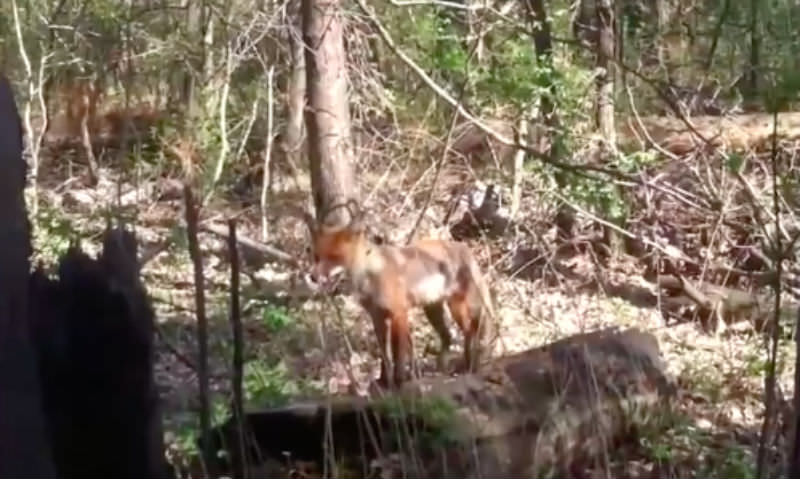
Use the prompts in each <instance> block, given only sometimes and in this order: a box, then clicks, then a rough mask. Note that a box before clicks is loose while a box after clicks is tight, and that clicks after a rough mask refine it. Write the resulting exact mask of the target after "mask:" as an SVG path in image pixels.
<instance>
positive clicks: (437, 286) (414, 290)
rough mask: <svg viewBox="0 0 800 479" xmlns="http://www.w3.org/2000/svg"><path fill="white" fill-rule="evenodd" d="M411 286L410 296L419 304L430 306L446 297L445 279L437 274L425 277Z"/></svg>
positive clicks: (442, 275)
mask: <svg viewBox="0 0 800 479" xmlns="http://www.w3.org/2000/svg"><path fill="white" fill-rule="evenodd" d="M410 286H411V295H412V296H413V297H414V299H415V300H416V302H418V303H420V304H431V303H436V302H439V301H441V300H442V298H444V297H445V296H447V293H448V291H447V277H445V275H444V274H441V273H437V274H431V275H427V276H425V277H424V278H423V279H421V280H419V281H417V282H416V283H414V284H412V285H410Z"/></svg>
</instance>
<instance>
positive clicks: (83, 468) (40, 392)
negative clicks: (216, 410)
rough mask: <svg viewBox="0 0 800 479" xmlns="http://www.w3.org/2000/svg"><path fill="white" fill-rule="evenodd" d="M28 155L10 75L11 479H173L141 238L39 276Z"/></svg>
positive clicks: (3, 423) (3, 256) (1, 429)
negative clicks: (27, 191) (29, 208)
mask: <svg viewBox="0 0 800 479" xmlns="http://www.w3.org/2000/svg"><path fill="white" fill-rule="evenodd" d="M22 151H23V147H22V127H21V124H20V119H19V114H18V112H17V108H16V105H15V103H14V98H13V95H12V92H11V88H10V85H9V83H8V80H7V79H6V78H5V77H4V76H2V75H0V168H2V174H0V477H9V478H15V479H16V478H25V477H37V478H39V477H60V478H71V477H75V478H78V477H80V478H84V477H132V478H162V477H168V469H167V468H166V467H165V461H164V448H163V435H162V431H161V418H160V417H159V412H158V395H157V392H156V389H155V384H154V381H153V351H152V349H153V311H152V308H151V307H150V303H149V301H148V298H147V295H146V292H145V289H144V287H143V286H142V284H141V282H140V280H139V271H138V264H137V260H136V241H135V237H134V236H133V235H132V234H130V233H128V232H126V231H124V230H120V229H116V230H110V231H107V232H106V234H105V237H104V244H103V254H102V256H101V257H100V258H99V259H97V260H92V259H90V258H89V257H88V256H86V255H85V254H83V253H82V252H81V251H80V250H79V249H77V248H73V249H72V250H70V251H69V253H68V254H67V255H66V256H65V257H64V258H63V259H62V260H61V263H60V267H59V272H58V273H59V274H58V276H59V278H58V280H51V279H48V278H47V277H46V276H45V275H44V274H43V273H42V272H41V271H36V272H34V273H33V274H30V260H29V258H30V254H31V243H30V225H29V224H28V219H27V215H26V211H25V200H24V196H23V189H24V186H25V162H24V161H23V158H22Z"/></svg>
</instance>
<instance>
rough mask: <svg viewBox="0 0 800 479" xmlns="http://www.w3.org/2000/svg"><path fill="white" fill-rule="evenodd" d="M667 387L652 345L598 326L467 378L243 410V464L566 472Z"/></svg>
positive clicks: (635, 333)
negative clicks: (371, 394) (266, 461)
mask: <svg viewBox="0 0 800 479" xmlns="http://www.w3.org/2000/svg"><path fill="white" fill-rule="evenodd" d="M673 390H674V387H673V386H672V382H671V381H670V380H669V378H668V377H667V375H666V374H665V372H664V368H663V364H662V361H661V357H660V351H659V347H658V343H657V341H656V339H655V337H653V336H652V335H650V334H649V333H644V332H641V331H639V330H636V329H629V330H625V331H618V330H601V331H596V332H591V333H586V334H582V335H577V336H572V337H568V338H565V339H562V340H560V341H557V342H554V343H551V344H549V345H546V346H543V347H540V348H535V349H532V350H529V351H526V352H523V353H519V354H515V355H513V356H507V357H503V358H500V359H497V360H496V361H494V362H492V363H490V364H489V365H488V366H487V367H485V368H484V369H483V370H481V371H479V372H478V373H475V374H467V375H461V376H457V377H430V378H423V379H421V380H418V381H415V382H411V383H407V384H406V385H405V386H404V387H403V388H402V389H401V390H400V391H398V392H397V393H395V394H389V395H386V396H384V397H382V398H377V399H371V400H370V399H366V398H355V397H339V398H334V399H330V400H328V401H325V400H321V401H318V402H313V401H312V402H307V403H304V404H296V405H290V406H288V407H284V408H279V409H273V410H268V411H260V412H251V413H249V414H247V415H246V417H245V429H246V435H247V437H248V450H249V456H250V457H248V460H249V462H251V463H253V462H259V461H257V460H256V458H257V457H261V458H272V460H273V461H280V462H282V463H283V464H286V461H285V459H286V457H290V458H292V459H294V460H299V461H304V462H305V461H312V462H315V463H317V464H318V465H320V467H322V465H323V464H325V461H328V470H329V471H330V470H331V469H330V468H331V467H335V466H340V467H344V468H347V469H348V470H352V471H357V472H356V473H357V474H360V475H361V477H366V476H367V475H369V474H373V475H374V474H375V471H370V468H371V467H373V466H375V465H380V467H382V468H383V469H384V471H383V472H381V476H382V477H387V476H386V474H390V475H391V474H393V473H392V472H391V471H386V470H385V469H387V468H389V469H395V468H396V469H402V470H403V472H404V474H405V476H406V477H453V478H455V477H459V478H462V477H501V476H502V477H509V476H511V477H540V476H541V475H542V474H543V473H545V472H547V471H561V472H563V473H570V472H571V473H574V471H575V468H576V467H579V465H580V464H582V463H583V461H586V460H591V459H592V458H596V457H598V455H600V454H602V453H603V452H605V451H607V450H608V449H610V448H612V447H613V444H615V443H617V442H619V441H622V440H625V439H626V437H627V436H630V435H631V434H632V432H633V431H634V430H635V426H636V424H639V423H641V422H642V417H641V416H642V415H643V414H644V415H646V414H647V411H651V410H652V409H651V408H654V407H656V408H657V407H661V406H664V405H666V404H667V399H668V398H669V397H670V396H671V394H672V392H673ZM235 431H236V428H235V424H234V423H233V422H232V421H229V422H228V423H226V424H225V425H223V426H222V427H220V428H218V429H217V431H216V435H215V436H213V437H215V440H216V441H217V444H215V447H217V448H219V449H224V450H226V451H227V452H228V454H230V455H235V451H234V450H233V448H232V447H231V448H228V447H225V446H226V444H235V443H234V442H232V441H231V440H232V438H233V436H232V434H234V433H235ZM261 462H263V461H261ZM222 470H224V465H222ZM397 472H398V471H394V473H397ZM274 473H278V474H280V473H281V472H280V471H274ZM283 473H285V471H284V472H283ZM264 474H265V475H266V474H267V473H264ZM333 474H334V475H335V476H336V477H339V476H341V475H342V474H343V470H341V469H340V470H338V471H336V470H334V471H333Z"/></svg>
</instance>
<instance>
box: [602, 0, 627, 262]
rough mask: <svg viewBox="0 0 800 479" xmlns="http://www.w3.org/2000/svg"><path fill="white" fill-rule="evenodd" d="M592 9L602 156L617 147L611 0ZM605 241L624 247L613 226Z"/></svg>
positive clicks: (615, 248)
mask: <svg viewBox="0 0 800 479" xmlns="http://www.w3.org/2000/svg"><path fill="white" fill-rule="evenodd" d="M595 12H596V15H597V22H596V23H597V25H598V27H599V31H598V35H597V63H596V65H597V72H598V74H597V77H596V82H597V97H596V99H595V102H596V103H595V122H596V126H597V129H598V131H599V132H600V134H601V135H602V137H603V140H604V141H605V145H603V150H604V152H603V156H604V157H608V156H609V155H611V154H613V152H615V151H616V149H617V134H616V127H615V124H614V70H615V68H614V64H613V61H612V60H613V58H614V50H615V43H616V42H615V41H614V40H615V38H614V36H615V35H614V32H615V29H614V6H613V5H612V0H597V4H596V8H595ZM617 191H618V192H619V194H620V195H624V194H625V192H624V191H623V190H622V189H621V188H620V189H618V190H617ZM610 220H611V221H612V222H613V223H615V224H617V225H620V226H623V225H624V223H625V218H624V217H622V218H618V217H615V218H610ZM603 235H604V237H605V241H606V243H607V244H608V246H609V249H610V250H611V254H612V255H614V256H616V255H617V253H619V252H622V251H623V250H624V241H623V238H622V236H621V235H619V234H618V233H617V232H616V231H615V230H614V229H612V228H611V227H609V226H605V227H604V228H603Z"/></svg>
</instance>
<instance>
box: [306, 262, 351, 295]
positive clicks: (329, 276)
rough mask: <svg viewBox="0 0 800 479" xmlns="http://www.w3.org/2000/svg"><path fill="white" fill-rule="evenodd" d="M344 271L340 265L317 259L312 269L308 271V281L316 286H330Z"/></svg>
mask: <svg viewBox="0 0 800 479" xmlns="http://www.w3.org/2000/svg"><path fill="white" fill-rule="evenodd" d="M343 271H344V268H342V267H341V266H339V265H333V264H330V263H328V262H327V261H315V262H314V264H313V265H312V266H311V270H310V271H309V272H308V273H306V281H307V282H308V283H309V284H310V285H312V286H314V287H316V288H328V287H330V286H331V284H333V283H334V282H335V281H336V280H337V279H338V277H339V276H340V275H341V273H342V272H343Z"/></svg>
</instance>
